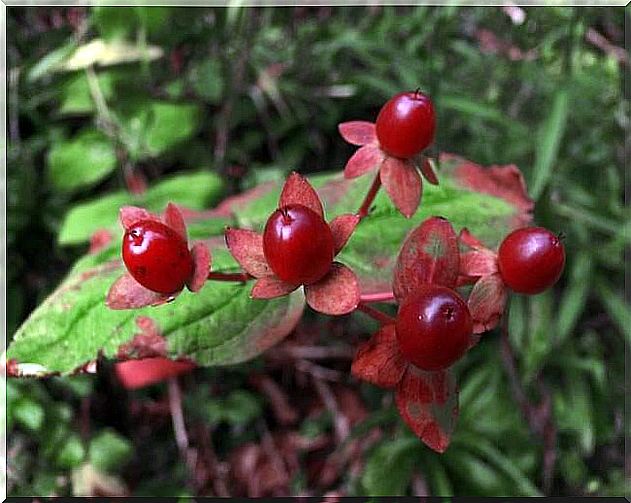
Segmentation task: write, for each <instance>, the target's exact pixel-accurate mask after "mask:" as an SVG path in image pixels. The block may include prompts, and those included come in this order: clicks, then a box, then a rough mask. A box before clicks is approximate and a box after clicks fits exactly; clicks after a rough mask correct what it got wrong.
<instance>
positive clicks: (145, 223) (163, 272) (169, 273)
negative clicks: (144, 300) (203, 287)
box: [123, 220, 193, 294]
mask: <svg viewBox="0 0 631 503" xmlns="http://www.w3.org/2000/svg"><path fill="white" fill-rule="evenodd" d="M123 262H125V266H126V267H127V270H128V271H129V273H130V274H131V275H132V276H133V277H134V279H135V280H136V281H137V282H138V283H140V284H141V285H142V286H144V287H145V288H148V289H149V290H153V291H154V292H159V293H165V294H168V293H175V292H179V291H180V290H181V289H182V288H183V287H184V285H185V283H186V282H187V281H188V280H189V279H190V278H191V276H192V274H193V258H192V256H191V252H190V251H189V249H188V245H187V243H186V241H185V240H184V239H182V237H181V236H180V235H179V234H177V232H175V231H174V230H173V229H171V228H170V227H168V226H166V225H164V224H163V223H160V222H155V221H153V220H141V221H139V222H136V223H135V224H134V225H132V226H130V227H129V228H128V229H127V231H126V232H125V235H124V236H123Z"/></svg>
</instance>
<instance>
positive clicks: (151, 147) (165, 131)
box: [118, 101, 201, 159]
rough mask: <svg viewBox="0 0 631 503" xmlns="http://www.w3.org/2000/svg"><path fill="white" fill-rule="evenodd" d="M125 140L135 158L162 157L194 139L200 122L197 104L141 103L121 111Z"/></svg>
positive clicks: (120, 116) (199, 111) (119, 117)
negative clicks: (171, 149) (174, 147)
mask: <svg viewBox="0 0 631 503" xmlns="http://www.w3.org/2000/svg"><path fill="white" fill-rule="evenodd" d="M118 120H119V122H120V124H121V127H122V130H123V138H122V139H123V141H124V142H125V144H126V146H127V149H128V150H129V153H130V155H131V156H132V158H134V159H143V158H146V157H152V156H154V157H155V156H159V155H160V154H162V153H163V152H165V151H167V150H168V149H170V148H171V147H173V146H175V145H177V144H178V143H180V142H182V141H184V140H187V139H189V138H191V137H192V136H193V135H194V134H195V132H196V131H197V127H198V125H199V123H200V120H201V109H200V108H199V107H198V106H197V105H195V104H187V103H169V102H166V101H149V102H145V101H141V102H137V103H134V104H133V106H130V107H129V108H126V109H125V110H123V111H121V112H119V114H118Z"/></svg>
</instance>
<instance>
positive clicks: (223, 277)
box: [208, 272, 254, 282]
mask: <svg viewBox="0 0 631 503" xmlns="http://www.w3.org/2000/svg"><path fill="white" fill-rule="evenodd" d="M252 278H254V276H250V275H249V274H248V273H247V272H209V273H208V279H209V280H212V281H240V282H244V281H248V280H251V279H252Z"/></svg>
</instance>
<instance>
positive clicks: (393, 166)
mask: <svg viewBox="0 0 631 503" xmlns="http://www.w3.org/2000/svg"><path fill="white" fill-rule="evenodd" d="M410 94H412V95H413V94H414V93H410ZM420 94H421V93H419V95H420ZM399 96H401V95H399ZM395 98H396V97H395ZM395 98H393V99H395ZM389 103H390V102H389ZM419 103H420V101H419ZM424 103H426V102H424ZM393 106H394V105H393ZM395 109H396V107H395V108H392V109H391V107H390V106H389V105H388V104H386V106H384V109H382V113H380V116H379V117H378V118H377V126H375V124H373V123H372V122H366V121H351V122H344V123H342V124H340V125H339V126H338V129H339V131H340V134H341V135H342V137H343V138H344V139H345V140H346V141H347V142H349V143H351V144H353V145H358V146H360V147H361V148H360V149H359V150H357V152H355V154H353V156H352V157H351V158H350V159H349V160H348V162H347V163H346V167H345V168H344V176H345V177H346V178H355V177H358V176H361V175H364V174H366V173H368V172H370V171H378V172H379V174H378V176H379V178H380V181H381V184H383V187H384V188H385V190H386V193H387V194H388V196H389V197H390V199H391V200H392V202H393V203H394V205H395V206H396V207H397V209H398V210H399V211H400V212H401V213H402V214H403V215H404V216H406V217H408V218H409V217H411V216H412V215H413V214H414V212H415V211H416V209H417V208H418V205H419V203H420V201H421V194H422V191H423V185H422V180H421V176H420V173H422V174H423V176H424V177H425V179H426V180H427V181H428V182H429V183H432V184H434V185H437V184H438V178H437V177H436V173H435V172H434V169H433V168H432V164H431V162H430V160H429V159H427V158H426V157H424V156H423V155H420V151H421V150H422V149H423V148H425V146H427V144H428V143H429V142H431V139H430V137H432V138H433V126H431V127H430V124H432V123H433V120H432V119H430V115H431V116H432V117H433V110H432V112H431V113H429V109H424V112H423V113H421V114H419V115H418V117H417V113H418V112H420V111H421V110H420V109H419V110H416V109H415V108H414V107H413V109H412V111H413V113H412V115H411V119H412V120H411V122H408V121H407V119H405V118H403V117H399V118H398V119H399V120H400V121H401V120H402V122H399V125H401V124H403V125H404V127H403V129H397V128H394V127H393V125H394V123H395V122H397V120H395V117H394V116H395V115H396V114H394V110H395ZM382 114H383V115H382ZM404 115H406V114H404ZM421 115H423V116H424V117H425V116H427V117H426V118H427V120H425V119H423V120H419V119H420V116H421ZM430 130H431V131H430ZM414 132H416V133H417V135H418V136H415V135H414ZM422 145H424V146H422ZM412 151H414V152H413V153H411V152H412ZM419 172H420V173H419Z"/></svg>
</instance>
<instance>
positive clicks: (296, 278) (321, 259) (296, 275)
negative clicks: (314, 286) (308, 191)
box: [263, 204, 335, 285]
mask: <svg viewBox="0 0 631 503" xmlns="http://www.w3.org/2000/svg"><path fill="white" fill-rule="evenodd" d="M263 252H264V254H265V259H266V260H267V263H268V264H269V266H270V267H271V268H272V271H274V272H275V273H276V275H277V276H278V277H279V278H280V279H282V280H283V281H286V282H287V283H292V284H305V285H308V284H310V283H314V282H315V281H318V280H319V279H320V278H322V277H323V276H324V275H325V274H326V273H327V272H329V270H330V269H331V262H332V261H333V257H334V255H335V251H334V245H333V235H332V234H331V229H330V227H329V226H328V224H327V223H326V222H325V221H324V219H323V218H322V217H321V216H320V215H318V214H317V213H316V212H315V211H313V210H311V209H309V208H307V207H306V206H302V205H300V204H290V205H289V206H285V207H283V208H280V209H278V210H276V211H275V212H274V213H272V215H271V216H270V217H269V219H268V220H267V224H266V225H265V231H264V233H263Z"/></svg>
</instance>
